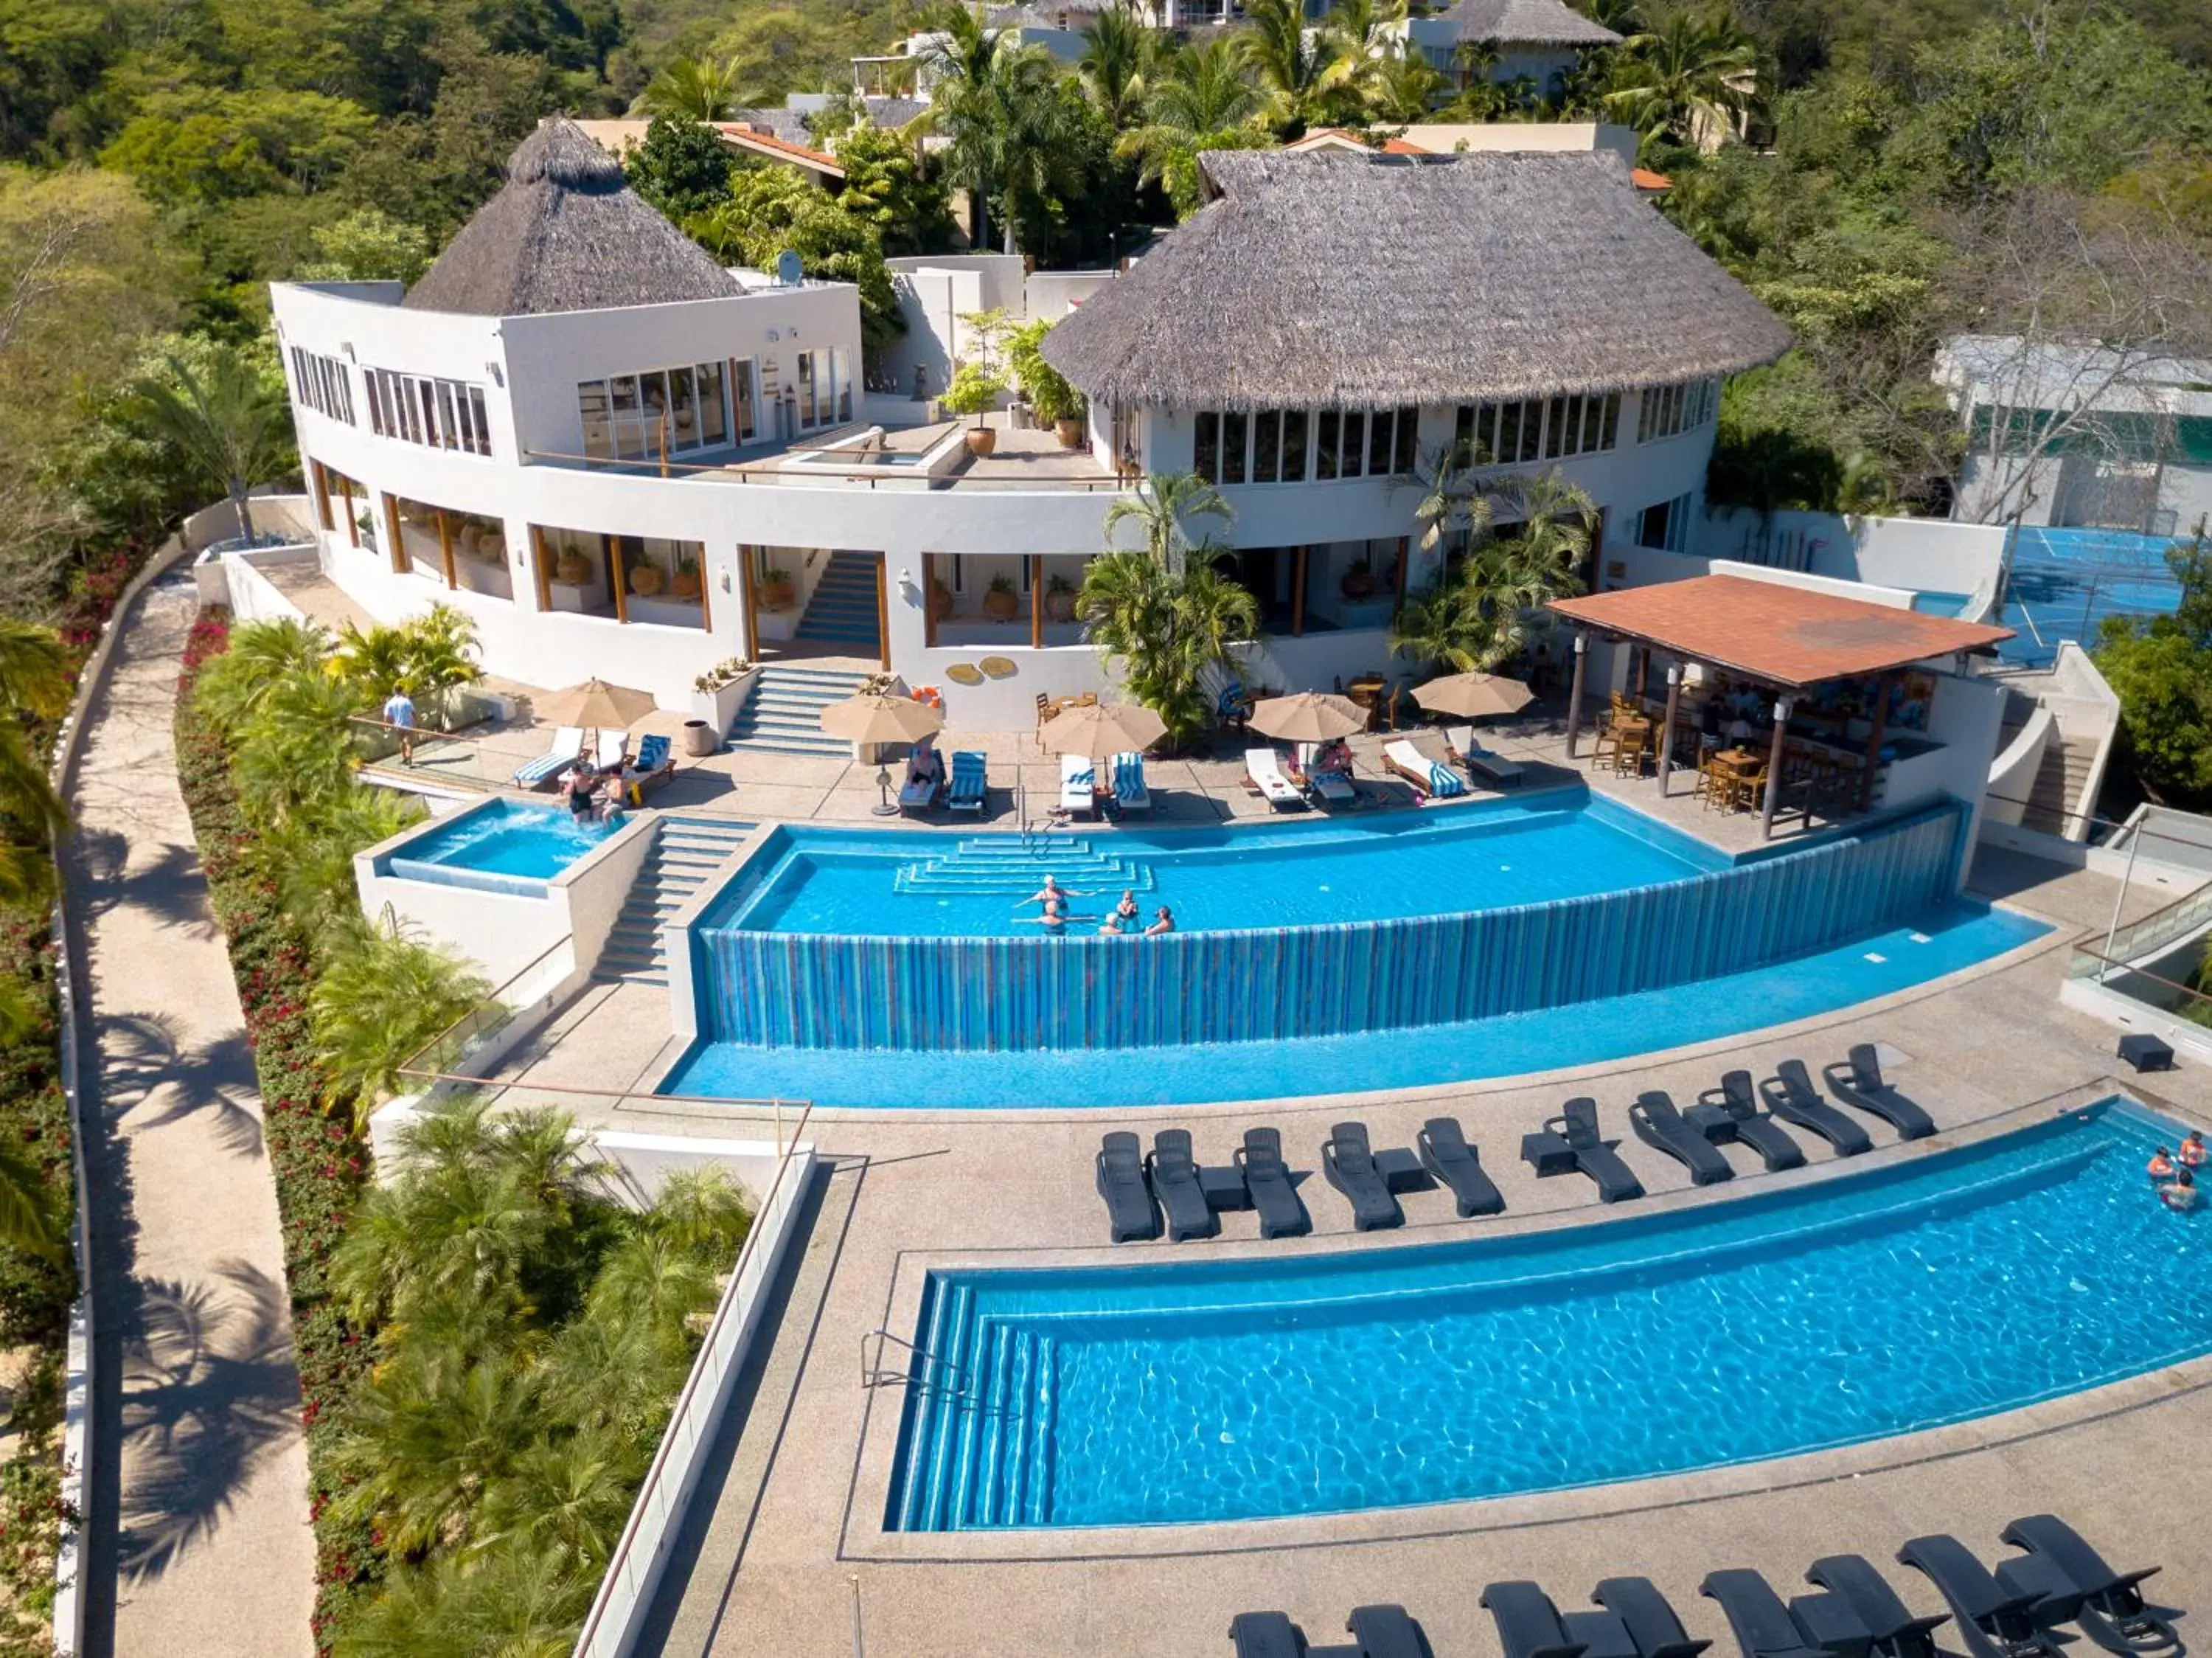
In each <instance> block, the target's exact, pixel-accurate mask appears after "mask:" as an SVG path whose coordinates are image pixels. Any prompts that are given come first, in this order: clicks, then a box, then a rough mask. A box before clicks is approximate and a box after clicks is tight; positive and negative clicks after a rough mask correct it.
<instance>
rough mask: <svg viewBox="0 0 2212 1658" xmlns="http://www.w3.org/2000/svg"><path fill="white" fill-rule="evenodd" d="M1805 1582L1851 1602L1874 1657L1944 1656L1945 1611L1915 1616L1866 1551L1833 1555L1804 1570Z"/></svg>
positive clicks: (1913, 1657) (1925, 1657)
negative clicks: (1940, 1640) (1939, 1634)
mask: <svg viewBox="0 0 2212 1658" xmlns="http://www.w3.org/2000/svg"><path fill="white" fill-rule="evenodd" d="M1805 1581H1806V1582H1808V1583H1817V1584H1819V1585H1820V1587H1821V1588H1824V1589H1826V1590H1827V1591H1828V1592H1829V1593H1830V1594H1838V1595H1841V1596H1842V1597H1843V1598H1844V1600H1846V1601H1848V1602H1849V1603H1850V1608H1851V1611H1852V1612H1855V1613H1856V1614H1857V1617H1858V1620H1859V1622H1861V1623H1862V1624H1865V1625H1866V1627H1867V1633H1868V1634H1869V1635H1871V1636H1872V1637H1874V1651H1875V1658H1941V1654H1942V1649H1941V1648H1939V1647H1938V1646H1937V1645H1936V1631H1937V1630H1938V1629H1940V1628H1941V1627H1942V1625H1944V1624H1948V1623H1949V1622H1950V1621H1951V1620H1950V1618H1948V1617H1947V1616H1946V1615H1945V1614H1944V1613H1942V1612H1936V1614H1934V1615H1933V1616H1932V1617H1928V1618H1915V1617H1914V1616H1913V1615H1912V1612H1911V1608H1909V1607H1908V1606H1906V1605H1905V1602H1904V1601H1902V1600H1899V1599H1898V1597H1897V1591H1896V1590H1895V1589H1893V1588H1890V1586H1889V1580H1888V1579H1887V1578H1886V1577H1884V1576H1882V1575H1881V1573H1880V1572H1878V1571H1876V1570H1875V1564H1874V1562H1873V1561H1871V1560H1869V1559H1868V1558H1867V1557H1865V1556H1864V1555H1863V1554H1831V1555H1826V1556H1824V1557H1822V1558H1820V1559H1818V1560H1815V1561H1814V1563H1813V1564H1811V1565H1809V1566H1808V1567H1807V1568H1806V1569H1805Z"/></svg>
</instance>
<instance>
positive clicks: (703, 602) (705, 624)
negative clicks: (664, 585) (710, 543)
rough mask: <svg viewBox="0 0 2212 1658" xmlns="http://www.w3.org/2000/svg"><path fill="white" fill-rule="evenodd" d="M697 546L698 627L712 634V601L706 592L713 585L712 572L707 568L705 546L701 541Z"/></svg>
mask: <svg viewBox="0 0 2212 1658" xmlns="http://www.w3.org/2000/svg"><path fill="white" fill-rule="evenodd" d="M698 546H699V625H700V626H701V627H702V628H703V629H705V630H706V631H708V632H709V633H712V632H713V631H714V601H713V600H710V599H709V598H708V596H707V590H708V588H711V587H713V586H714V582H713V580H712V579H711V578H712V576H713V575H714V572H713V571H712V570H708V568H707V544H706V543H705V542H704V541H702V542H700V543H699V544H698Z"/></svg>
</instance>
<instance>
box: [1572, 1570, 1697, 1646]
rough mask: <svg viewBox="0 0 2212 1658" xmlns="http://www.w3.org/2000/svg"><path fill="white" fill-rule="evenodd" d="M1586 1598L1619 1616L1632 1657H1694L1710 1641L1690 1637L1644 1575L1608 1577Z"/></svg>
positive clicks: (1671, 1608)
mask: <svg viewBox="0 0 2212 1658" xmlns="http://www.w3.org/2000/svg"><path fill="white" fill-rule="evenodd" d="M1590 1599H1591V1600H1595V1602H1597V1604H1598V1605H1599V1606H1603V1607H1604V1608H1605V1609H1606V1610H1607V1612H1611V1613H1613V1616H1614V1617H1616V1618H1620V1622H1621V1626H1622V1627H1623V1628H1624V1629H1626V1631H1628V1638H1629V1640H1630V1641H1631V1642H1632V1643H1634V1645H1635V1647H1636V1658H1698V1655H1699V1653H1701V1652H1703V1651H1704V1650H1705V1649H1706V1648H1707V1647H1709V1646H1711V1645H1712V1643H1711V1641H1706V1640H1701V1639H1697V1638H1693V1637H1692V1636H1691V1635H1690V1633H1689V1631H1686V1630H1685V1629H1684V1628H1683V1627H1682V1620H1681V1619H1680V1618H1677V1617H1676V1616H1675V1615H1674V1607H1673V1606H1671V1605H1670V1604H1669V1603H1668V1600H1667V1597H1666V1596H1665V1595H1663V1594H1661V1593H1660V1592H1659V1586H1658V1585H1657V1584H1656V1583H1654V1582H1652V1581H1651V1580H1650V1578H1648V1577H1608V1578H1606V1579H1605V1580H1604V1581H1603V1582H1601V1583H1599V1585H1598V1586H1597V1588H1595V1589H1594V1590H1593V1591H1592V1592H1591V1594H1590Z"/></svg>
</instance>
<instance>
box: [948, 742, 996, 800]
mask: <svg viewBox="0 0 2212 1658" xmlns="http://www.w3.org/2000/svg"><path fill="white" fill-rule="evenodd" d="M986 787H987V777H985V774H984V769H983V757H982V755H981V754H979V753H976V752H975V750H974V749H972V748H962V749H957V750H955V751H954V753H953V756H952V792H951V795H949V796H948V797H947V798H946V800H945V805H946V806H947V807H948V808H951V810H953V811H955V812H975V813H978V814H980V813H981V811H982V809H983V791H984V789H985V788H986Z"/></svg>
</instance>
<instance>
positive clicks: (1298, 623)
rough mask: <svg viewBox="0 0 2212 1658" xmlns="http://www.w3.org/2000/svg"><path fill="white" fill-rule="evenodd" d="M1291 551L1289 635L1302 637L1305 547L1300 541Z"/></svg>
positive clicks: (1304, 611) (1304, 615)
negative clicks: (1292, 557) (1292, 562)
mask: <svg viewBox="0 0 2212 1658" xmlns="http://www.w3.org/2000/svg"><path fill="white" fill-rule="evenodd" d="M1291 551H1292V553H1293V554H1294V556H1295V559H1296V562H1295V563H1294V564H1292V565H1291V637H1292V638H1293V639H1302V638H1304V637H1305V631H1306V548H1305V546H1304V544H1303V543H1301V544H1300V545H1299V546H1297V547H1295V548H1293V549H1291Z"/></svg>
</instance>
